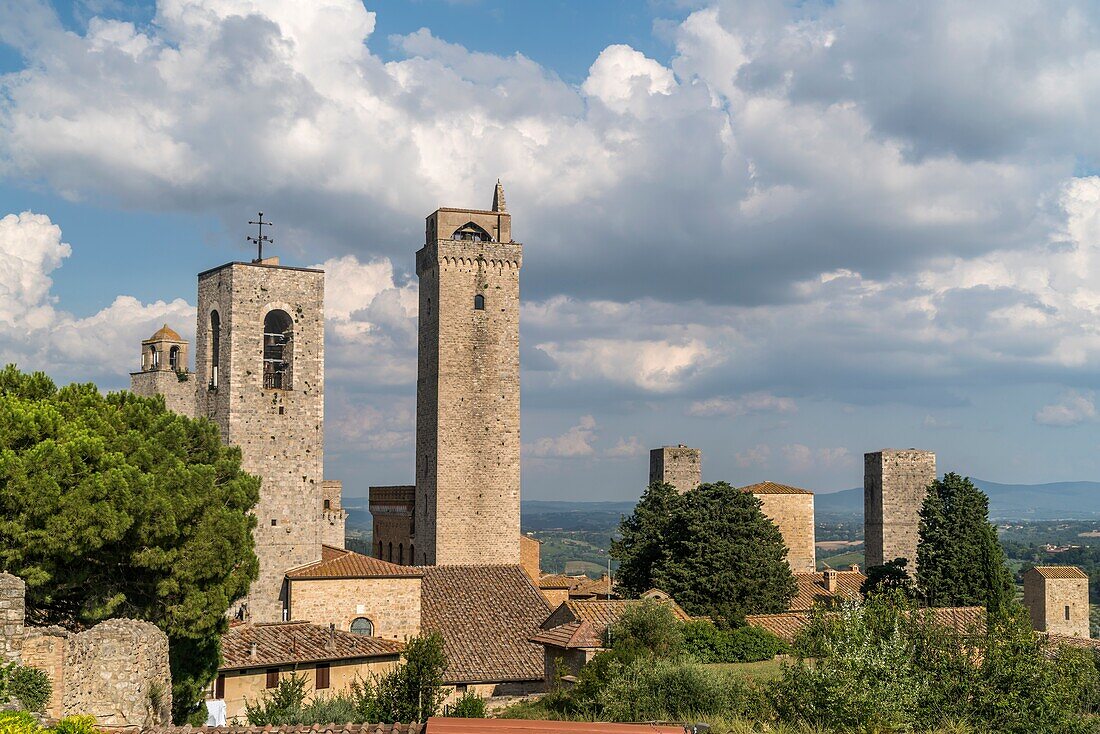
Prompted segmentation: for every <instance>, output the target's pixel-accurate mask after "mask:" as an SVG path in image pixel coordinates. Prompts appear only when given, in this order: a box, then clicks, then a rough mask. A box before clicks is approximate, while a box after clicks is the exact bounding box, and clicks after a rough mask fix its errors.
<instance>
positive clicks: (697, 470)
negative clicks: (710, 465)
mask: <svg viewBox="0 0 1100 734" xmlns="http://www.w3.org/2000/svg"><path fill="white" fill-rule="evenodd" d="M702 462H703V452H702V451H700V450H699V449H692V448H688V447H687V446H684V445H683V444H680V445H679V446H662V447H661V448H659V449H652V450H651V451H650V452H649V483H650V484H653V483H654V482H663V483H665V484H671V485H672V486H673V487H675V488H676V491H677V492H679V493H680V494H683V493H684V492H690V491H691V490H693V489H695V488H696V487H698V486H699V484H700V482H702V476H703V469H702Z"/></svg>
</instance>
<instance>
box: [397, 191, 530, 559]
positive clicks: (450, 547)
mask: <svg viewBox="0 0 1100 734" xmlns="http://www.w3.org/2000/svg"><path fill="white" fill-rule="evenodd" d="M426 225H427V226H426V233H425V244H424V247H423V248H421V249H420V251H419V252H417V253H416V274H417V276H418V277H419V278H420V319H419V345H418V352H419V354H418V358H419V359H418V364H417V381H416V501H415V517H414V522H415V529H416V537H415V545H416V555H417V557H416V560H415V562H416V563H418V564H426V565H432V564H438V565H452V564H496V563H510V564H515V563H519V561H520V550H519V542H520V540H519V537H520V533H519V491H520V489H519V483H520V437H519V430H520V424H519V270H520V267H521V265H522V261H523V246H522V245H521V244H520V243H518V242H514V241H512V222H511V216H510V215H509V214H508V212H507V209H506V207H505V204H504V192H503V189H502V188H501V186H500V182H499V181H498V182H497V188H496V193H495V195H494V197H493V206H492V209H490V210H478V209H439V210H437V211H435V212H433V213H432V214H431V215H429V216H428V218H427V222H426Z"/></svg>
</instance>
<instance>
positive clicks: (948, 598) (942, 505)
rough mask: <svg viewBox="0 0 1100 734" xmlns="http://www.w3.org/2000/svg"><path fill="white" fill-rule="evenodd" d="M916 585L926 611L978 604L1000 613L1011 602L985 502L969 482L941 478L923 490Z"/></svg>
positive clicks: (1007, 576)
mask: <svg viewBox="0 0 1100 734" xmlns="http://www.w3.org/2000/svg"><path fill="white" fill-rule="evenodd" d="M917 586H918V588H919V590H920V594H921V596H922V597H923V598H924V601H925V602H926V603H927V604H928V605H929V606H935V607H941V606H971V605H981V606H984V607H985V608H986V609H988V610H989V611H990V612H1000V611H1003V610H1004V609H1005V608H1006V607H1007V605H1008V602H1009V601H1011V600H1012V593H1013V583H1012V574H1011V572H1010V571H1009V570H1008V565H1007V564H1006V562H1005V554H1004V550H1002V549H1001V545H1000V543H999V542H998V540H997V529H996V528H995V527H993V525H992V524H991V523H990V522H989V498H988V497H987V496H986V495H985V493H984V492H982V491H981V490H980V489H978V488H977V487H975V486H974V484H973V483H972V482H971V481H970V479H969V478H966V477H960V476H959V475H958V474H953V473H951V474H944V475H943V479H942V480H940V479H937V480H935V481H934V482H933V483H932V486H931V487H929V489H928V496H927V497H925V500H924V505H923V506H922V507H921V511H920V542H919V543H918V545H917Z"/></svg>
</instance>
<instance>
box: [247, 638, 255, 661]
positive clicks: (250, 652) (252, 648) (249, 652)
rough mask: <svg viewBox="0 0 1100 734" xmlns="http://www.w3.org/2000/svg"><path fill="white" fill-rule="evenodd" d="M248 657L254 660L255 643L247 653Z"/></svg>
mask: <svg viewBox="0 0 1100 734" xmlns="http://www.w3.org/2000/svg"><path fill="white" fill-rule="evenodd" d="M248 657H250V658H252V659H253V660H255V659H256V643H255V642H253V643H252V647H251V648H250V649H249V651H248Z"/></svg>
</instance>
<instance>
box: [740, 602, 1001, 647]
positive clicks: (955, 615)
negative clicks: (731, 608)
mask: <svg viewBox="0 0 1100 734" xmlns="http://www.w3.org/2000/svg"><path fill="white" fill-rule="evenodd" d="M917 611H918V612H926V611H927V612H931V613H932V616H933V618H934V619H935V621H936V622H938V623H939V624H941V625H944V626H945V627H950V628H951V629H953V630H955V631H956V632H969V631H971V630H975V629H978V628H981V627H983V626H984V625H985V608H984V607H937V608H933V609H927V610H923V609H922V610H917ZM745 623H746V624H749V625H751V626H753V627H758V628H759V629H762V630H766V631H768V632H771V633H772V634H773V635H775V636H776V637H778V638H780V639H781V640H783V641H784V642H787V643H791V642H794V639H795V637H797V636H798V633H799V632H801V631H802V630H804V629H805V628H806V627H807V626H808V625H809V624H810V613H809V612H781V613H779V614H749V615H746V616H745Z"/></svg>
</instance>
